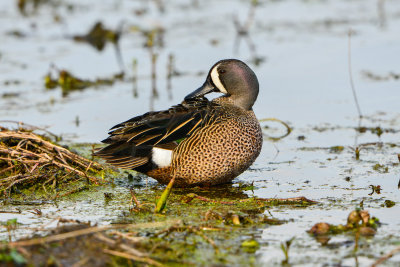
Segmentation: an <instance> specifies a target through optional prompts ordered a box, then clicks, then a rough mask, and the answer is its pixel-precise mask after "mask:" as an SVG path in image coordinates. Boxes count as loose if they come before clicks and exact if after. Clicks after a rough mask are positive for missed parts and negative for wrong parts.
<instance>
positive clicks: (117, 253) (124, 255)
mask: <svg viewBox="0 0 400 267" xmlns="http://www.w3.org/2000/svg"><path fill="white" fill-rule="evenodd" d="M103 252H104V253H107V254H111V255H114V256H117V257H121V258H126V259H130V260H134V261H138V262H144V263H147V264H150V265H154V266H164V265H163V264H161V263H159V262H158V261H155V260H152V259H150V258H145V257H137V256H134V255H131V254H128V253H125V252H120V251H116V250H110V249H103Z"/></svg>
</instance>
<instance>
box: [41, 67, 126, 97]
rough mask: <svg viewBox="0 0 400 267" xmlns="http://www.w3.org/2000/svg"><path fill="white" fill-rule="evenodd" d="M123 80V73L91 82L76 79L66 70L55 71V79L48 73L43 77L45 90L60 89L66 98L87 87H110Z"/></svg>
mask: <svg viewBox="0 0 400 267" xmlns="http://www.w3.org/2000/svg"><path fill="white" fill-rule="evenodd" d="M57 76H58V77H57ZM123 78H124V73H117V74H115V75H114V76H113V77H111V78H105V79H100V78H98V79H96V80H93V81H91V80H84V79H80V78H77V77H75V76H74V75H72V74H71V73H70V72H69V71H66V70H57V71H56V77H53V75H52V73H51V72H49V73H48V74H47V75H46V76H45V78H44V82H45V87H46V88H47V89H55V88H57V87H61V90H62V94H63V96H67V95H68V94H69V93H70V92H73V91H79V90H83V89H85V88H88V87H98V86H105V85H112V84H114V83H115V82H116V81H120V80H122V79H123Z"/></svg>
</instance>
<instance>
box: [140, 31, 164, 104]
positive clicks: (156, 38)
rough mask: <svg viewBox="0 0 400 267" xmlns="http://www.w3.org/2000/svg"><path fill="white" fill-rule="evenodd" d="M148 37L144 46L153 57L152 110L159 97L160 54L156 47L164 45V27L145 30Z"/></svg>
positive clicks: (151, 57) (144, 32)
mask: <svg viewBox="0 0 400 267" xmlns="http://www.w3.org/2000/svg"><path fill="white" fill-rule="evenodd" d="M143 34H144V35H145V37H146V42H145V44H144V46H145V47H146V48H147V49H148V51H149V54H150V59H151V96H150V111H153V110H154V100H155V99H158V91H157V72H156V71H157V68H156V64H157V59H158V54H159V53H157V52H155V51H154V50H155V48H163V47H164V29H162V28H159V27H157V28H154V29H152V30H151V31H143Z"/></svg>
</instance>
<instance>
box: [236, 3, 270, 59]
mask: <svg viewBox="0 0 400 267" xmlns="http://www.w3.org/2000/svg"><path fill="white" fill-rule="evenodd" d="M257 5H258V2H257V1H252V3H251V6H250V10H249V13H248V16H247V20H246V22H245V23H244V24H240V22H239V18H238V17H237V16H234V17H233V23H234V25H235V28H236V38H235V42H234V52H235V53H238V52H239V47H240V41H241V39H242V38H244V39H245V41H246V42H247V45H248V47H249V50H250V53H251V60H250V61H251V62H252V63H253V64H254V65H256V66H259V65H260V64H261V63H262V62H264V61H265V58H264V57H262V56H258V55H257V51H256V46H255V44H254V42H253V41H252V39H251V38H250V34H249V29H250V26H251V25H252V24H253V21H254V17H255V11H256V6H257Z"/></svg>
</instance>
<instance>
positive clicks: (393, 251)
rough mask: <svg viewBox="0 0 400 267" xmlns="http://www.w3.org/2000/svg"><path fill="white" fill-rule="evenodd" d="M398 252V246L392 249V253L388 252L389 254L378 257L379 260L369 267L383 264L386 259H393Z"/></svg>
mask: <svg viewBox="0 0 400 267" xmlns="http://www.w3.org/2000/svg"><path fill="white" fill-rule="evenodd" d="M399 252H400V246H399V247H397V248H395V249H393V250H392V251H390V252H389V253H387V254H385V255H383V256H382V257H380V258H379V259H377V260H376V261H375V262H374V263H373V264H371V266H370V267H376V266H378V265H379V264H382V263H384V262H385V261H387V260H388V259H390V258H391V257H393V256H394V255H395V254H397V253H399Z"/></svg>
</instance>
